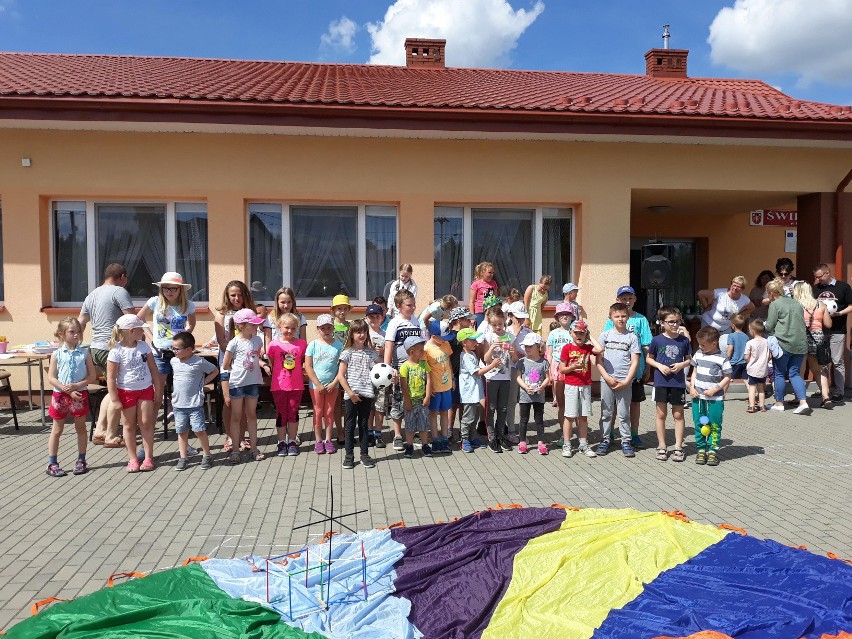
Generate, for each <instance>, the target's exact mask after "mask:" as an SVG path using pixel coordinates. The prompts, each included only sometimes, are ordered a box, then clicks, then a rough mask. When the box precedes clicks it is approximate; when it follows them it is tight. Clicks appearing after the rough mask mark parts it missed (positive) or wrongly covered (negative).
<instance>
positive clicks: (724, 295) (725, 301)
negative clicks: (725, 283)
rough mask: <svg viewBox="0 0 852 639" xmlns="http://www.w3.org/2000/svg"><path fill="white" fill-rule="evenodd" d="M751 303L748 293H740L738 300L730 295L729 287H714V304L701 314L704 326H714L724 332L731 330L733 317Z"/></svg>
mask: <svg viewBox="0 0 852 639" xmlns="http://www.w3.org/2000/svg"><path fill="white" fill-rule="evenodd" d="M749 304H751V300H750V299H749V298H748V295H746V294H744V293H743V294H740V298H739V299H738V300H735V299H732V298H731V297H730V296H729V295H728V289H726V288H717V289H713V304H712V305H711V306H710V308H709V309H708V310H706V311H704V314H703V315H702V316H701V325H702V326H712V327H714V328H717V329H719V331H720V332H722V333H730V332H731V318H732V317H733V316H734V315H736V314H737V313H739V312H740V311H741V310H743V309H744V308H745V307H746V306H748V305H749Z"/></svg>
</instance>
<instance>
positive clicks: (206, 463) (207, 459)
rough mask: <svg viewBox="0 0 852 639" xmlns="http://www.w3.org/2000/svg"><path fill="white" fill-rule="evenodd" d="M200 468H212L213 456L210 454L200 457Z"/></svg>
mask: <svg viewBox="0 0 852 639" xmlns="http://www.w3.org/2000/svg"><path fill="white" fill-rule="evenodd" d="M199 468H200V469H201V470H210V469H211V468H213V458H212V457H211V456H210V455H204V457H202V458H201V465H200V466H199Z"/></svg>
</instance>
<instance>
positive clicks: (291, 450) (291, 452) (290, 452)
mask: <svg viewBox="0 0 852 639" xmlns="http://www.w3.org/2000/svg"><path fill="white" fill-rule="evenodd" d="M298 454H299V447H298V446H297V445H296V442H290V443H289V444H287V456H288V457H295V456H296V455H298Z"/></svg>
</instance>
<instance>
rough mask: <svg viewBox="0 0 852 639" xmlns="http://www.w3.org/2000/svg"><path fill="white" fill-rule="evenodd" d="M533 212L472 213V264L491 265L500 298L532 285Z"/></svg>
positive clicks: (499, 210) (505, 210) (495, 211)
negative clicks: (488, 263)
mask: <svg viewBox="0 0 852 639" xmlns="http://www.w3.org/2000/svg"><path fill="white" fill-rule="evenodd" d="M533 214H534V211H533V210H509V209H473V210H472V234H471V235H472V237H471V258H472V264H474V265H476V264H479V263H480V262H491V263H492V264H494V270H495V277H496V278H497V281H498V282H499V283H500V295H501V296H505V295H508V293H509V291H510V290H511V289H513V288H516V289H518V290H519V291H520V292H521V293H522V294H523V291H524V290H525V289H526V287H527V286H528V285H529V284H531V283H532V281H533V279H532V278H533Z"/></svg>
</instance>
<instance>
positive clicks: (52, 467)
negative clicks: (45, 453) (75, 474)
mask: <svg viewBox="0 0 852 639" xmlns="http://www.w3.org/2000/svg"><path fill="white" fill-rule="evenodd" d="M128 466H129V464H128ZM127 472H128V473H129V472H131V471H130V469H129V468H128V470H127ZM47 474H48V475H50V476H51V477H65V475H67V474H68V473H66V472H65V471H64V470H62V468H60V467H59V464H48V465H47Z"/></svg>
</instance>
